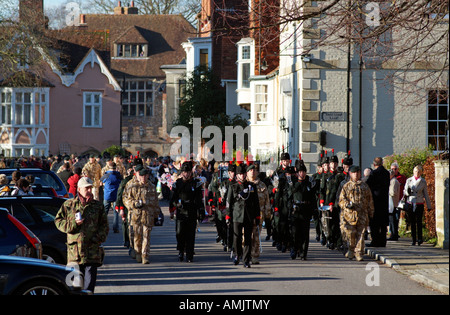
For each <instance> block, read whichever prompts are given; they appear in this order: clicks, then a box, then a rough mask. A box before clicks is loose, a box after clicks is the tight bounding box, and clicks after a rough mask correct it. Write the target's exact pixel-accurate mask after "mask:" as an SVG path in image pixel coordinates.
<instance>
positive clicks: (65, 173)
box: [56, 162, 73, 191]
mask: <svg viewBox="0 0 450 315" xmlns="http://www.w3.org/2000/svg"><path fill="white" fill-rule="evenodd" d="M61 168H62V170H61V171H60V172H58V173H56V175H58V177H59V178H60V179H61V181H62V182H63V184H64V186H65V187H66V190H67V191H69V189H70V185H69V183H68V182H67V180H68V179H69V177H70V176H72V175H73V173H72V171H71V170H70V163H69V162H66V163H64V164H63V165H62V166H61Z"/></svg>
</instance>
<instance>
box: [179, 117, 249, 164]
mask: <svg viewBox="0 0 450 315" xmlns="http://www.w3.org/2000/svg"><path fill="white" fill-rule="evenodd" d="M192 125H193V128H192V135H191V132H190V131H189V129H188V128H187V127H185V126H175V127H173V128H172V130H171V131H170V137H171V138H178V140H176V141H175V143H174V144H173V145H172V146H171V148H170V158H171V159H172V160H176V159H177V157H186V156H191V154H193V155H194V156H195V157H197V158H198V157H201V158H204V159H205V160H206V161H208V162H210V161H212V160H215V161H231V160H233V148H234V147H236V148H244V146H245V137H248V142H250V126H247V127H245V128H243V127H242V126H225V135H223V134H222V131H221V130H220V128H219V127H217V126H206V127H204V128H203V130H202V123H201V118H193V119H192ZM206 139H210V140H209V141H207V142H206V143H204V142H205V141H204V140H206ZM235 139H236V142H235V141H234V140H235ZM224 141H225V145H226V150H224ZM203 143H204V144H203ZM235 143H236V146H234V144H235ZM191 144H192V152H191ZM236 159H237V160H236V162H243V161H244V155H242V156H240V155H238V156H236ZM249 159H250V161H251V159H252V157H251V156H250V158H249Z"/></svg>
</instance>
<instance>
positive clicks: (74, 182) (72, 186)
mask: <svg viewBox="0 0 450 315" xmlns="http://www.w3.org/2000/svg"><path fill="white" fill-rule="evenodd" d="M73 171H74V174H73V175H72V176H70V177H69V179H68V180H67V183H68V184H69V193H71V194H72V195H73V196H74V197H75V196H76V195H77V188H78V181H79V180H80V178H81V171H82V169H81V167H75V169H74V170H73Z"/></svg>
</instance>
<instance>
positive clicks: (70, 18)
mask: <svg viewBox="0 0 450 315" xmlns="http://www.w3.org/2000/svg"><path fill="white" fill-rule="evenodd" d="M65 9H66V12H67V14H66V25H67V26H79V25H80V13H81V8H80V5H79V4H78V3H76V2H69V3H67V4H66V8H65Z"/></svg>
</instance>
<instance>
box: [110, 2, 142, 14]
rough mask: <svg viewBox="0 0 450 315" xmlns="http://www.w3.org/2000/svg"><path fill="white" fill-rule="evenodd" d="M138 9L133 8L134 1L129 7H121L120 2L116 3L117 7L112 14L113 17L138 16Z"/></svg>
mask: <svg viewBox="0 0 450 315" xmlns="http://www.w3.org/2000/svg"><path fill="white" fill-rule="evenodd" d="M138 11H139V10H138V8H136V7H135V6H134V1H131V4H130V6H129V7H122V1H119V2H118V3H117V7H115V8H114V14H115V15H122V14H138Z"/></svg>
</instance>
